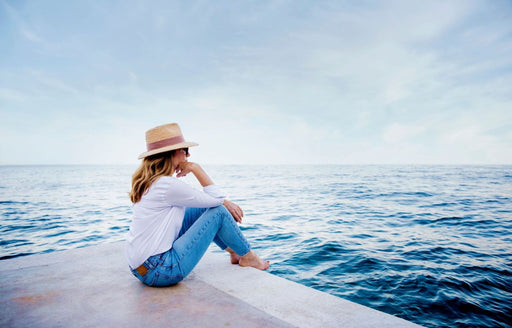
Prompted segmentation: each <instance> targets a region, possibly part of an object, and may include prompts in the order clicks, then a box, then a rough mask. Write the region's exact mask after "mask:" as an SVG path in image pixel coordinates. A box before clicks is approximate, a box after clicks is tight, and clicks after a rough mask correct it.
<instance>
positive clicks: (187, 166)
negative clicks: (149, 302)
mask: <svg viewBox="0 0 512 328" xmlns="http://www.w3.org/2000/svg"><path fill="white" fill-rule="evenodd" d="M195 166H197V164H196V163H194V162H188V161H185V162H181V163H179V164H178V167H177V168H176V176H177V177H178V178H181V177H184V176H186V175H187V174H189V173H190V172H192V171H193V170H194V169H195Z"/></svg>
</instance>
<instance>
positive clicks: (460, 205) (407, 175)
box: [0, 165, 512, 327]
mask: <svg viewBox="0 0 512 328" xmlns="http://www.w3.org/2000/svg"><path fill="white" fill-rule="evenodd" d="M205 168H206V170H207V172H208V173H209V174H210V176H211V177H212V178H213V179H214V181H216V183H217V184H218V185H220V186H221V187H222V188H223V189H224V190H225V191H226V192H227V193H228V194H229V196H230V199H231V200H233V201H235V202H236V203H238V204H239V205H240V206H241V207H242V208H243V210H244V213H245V217H244V221H243V223H242V225H241V228H242V230H243V232H244V234H245V235H246V236H247V238H248V239H249V241H250V242H251V244H252V245H253V248H254V249H255V250H256V251H257V252H258V253H259V254H260V255H261V256H262V257H264V258H265V259H269V260H270V261H271V263H272V265H271V268H270V270H269V272H270V273H272V274H275V275H278V276H281V277H284V278H286V279H289V280H293V281H296V282H298V283H301V284H304V285H307V286H310V287H313V288H315V289H318V290H321V291H324V292H327V293H330V294H333V295H336V296H339V297H342V298H345V299H349V300H351V301H354V302H356V303H360V304H363V305H366V306H369V307H372V308H375V309H377V310H381V311H384V312H387V313H390V314H393V315H396V316H399V317H402V318H404V319H407V320H410V321H413V322H416V323H418V324H421V325H424V326H427V327H468V326H471V327H510V326H511V323H512V166H418V165H414V166H377V165H375V166H374V165H361V166H344V165H333V166H327V165H324V166H205ZM134 170H135V167H133V166H0V258H1V259H8V258H12V257H18V256H24V255H27V254H34V253H46V252H51V251H55V250H64V249H70V248H77V247H84V246H88V245H95V244H100V243H105V242H113V241H121V240H123V239H124V238H125V236H126V233H127V231H128V226H129V222H130V216H131V204H130V202H129V199H128V191H129V190H130V180H131V175H132V173H133V171H134ZM184 179H185V181H187V182H188V183H190V184H192V185H194V186H196V187H199V186H198V185H197V182H196V181H195V180H194V179H193V177H190V176H187V177H185V178H184ZM0 265H1V262H0Z"/></svg>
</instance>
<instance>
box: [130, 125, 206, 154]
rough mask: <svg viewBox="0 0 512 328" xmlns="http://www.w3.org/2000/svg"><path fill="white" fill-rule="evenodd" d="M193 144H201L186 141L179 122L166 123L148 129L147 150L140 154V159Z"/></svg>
mask: <svg viewBox="0 0 512 328" xmlns="http://www.w3.org/2000/svg"><path fill="white" fill-rule="evenodd" d="M193 146H199V145H198V144H197V143H195V142H187V141H185V138H183V134H182V133H181V129H180V126H179V125H178V124H176V123H170V124H164V125H160V126H157V127H156V128H152V129H150V130H148V131H146V148H147V151H146V152H144V153H142V154H140V155H139V159H142V158H144V157H148V156H151V155H155V154H159V153H164V152H166V151H171V150H174V149H180V148H187V147H193Z"/></svg>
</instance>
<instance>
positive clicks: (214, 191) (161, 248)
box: [126, 176, 225, 269]
mask: <svg viewBox="0 0 512 328" xmlns="http://www.w3.org/2000/svg"><path fill="white" fill-rule="evenodd" d="M203 191H204V192H201V191H199V190H197V189H195V188H193V187H191V186H190V185H188V184H187V183H185V182H183V181H181V180H179V179H178V178H175V177H170V176H163V177H161V178H159V179H158V180H156V181H155V182H153V184H152V185H151V186H150V188H149V189H148V191H147V192H146V193H144V195H143V196H142V198H141V200H140V201H139V202H137V203H135V204H134V205H133V218H132V222H131V224H130V231H129V232H128V238H127V240H126V258H127V260H128V264H129V265H130V267H131V268H132V269H135V268H137V267H139V266H140V265H141V264H142V263H144V261H145V260H147V258H148V257H150V256H153V255H156V254H160V253H163V252H165V251H168V250H169V249H171V248H172V244H173V243H174V241H175V240H176V238H178V233H179V232H180V229H181V226H182V223H183V218H184V216H185V208H186V207H216V206H219V205H221V204H222V202H223V201H224V198H225V195H223V194H222V192H221V191H220V189H219V188H218V187H217V186H215V185H209V186H207V187H204V188H203Z"/></svg>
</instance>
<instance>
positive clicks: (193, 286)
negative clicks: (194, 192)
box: [0, 243, 420, 328]
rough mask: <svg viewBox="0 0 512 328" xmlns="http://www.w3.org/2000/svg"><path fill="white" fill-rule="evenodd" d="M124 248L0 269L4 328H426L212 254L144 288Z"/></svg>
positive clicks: (52, 256) (28, 259)
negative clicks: (175, 279)
mask: <svg viewBox="0 0 512 328" xmlns="http://www.w3.org/2000/svg"><path fill="white" fill-rule="evenodd" d="M123 247H124V244H123V243H112V244H103V245H99V246H93V247H87V248H81V249H75V250H69V251H63V252H53V253H48V254H39V255H31V256H25V257H21V258H15V259H10V260H4V261H0V273H1V275H0V327H93V326H95V327H98V326H100V327H106V326H108V327H117V326H123V327H139V328H140V326H141V325H143V326H145V327H170V326H173V327H174V326H176V327H178V326H179V327H227V326H231V327H240V326H241V327H244V328H247V327H420V326H418V325H416V324H413V323H411V322H408V321H405V320H403V319H400V318H397V317H394V316H391V315H388V314H385V313H382V312H379V311H376V310H373V309H370V308H367V307H364V306H362V305H359V304H355V303H353V302H349V301H347V300H344V299H341V298H338V297H335V296H332V295H329V294H327V293H323V292H320V291H317V290H314V289H312V288H309V287H305V286H302V285H300V284H297V283H294V282H291V281H288V280H286V279H282V278H279V277H277V276H274V275H271V274H269V273H266V272H261V271H259V270H256V269H252V268H242V267H240V266H238V265H231V264H230V263H229V258H228V257H227V255H225V254H220V253H216V252H211V251H208V252H207V254H206V255H205V257H204V258H203V259H202V260H201V262H200V263H199V264H198V266H197V267H196V268H195V269H194V271H193V272H192V274H191V275H190V276H189V277H187V278H186V279H185V280H184V281H182V282H181V283H179V284H178V285H176V286H173V287H166V288H151V287H146V286H144V285H142V284H141V283H140V282H139V281H138V280H137V279H136V278H135V277H133V276H132V275H131V273H130V271H129V269H128V267H127V264H126V262H125V260H124V253H123Z"/></svg>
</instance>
